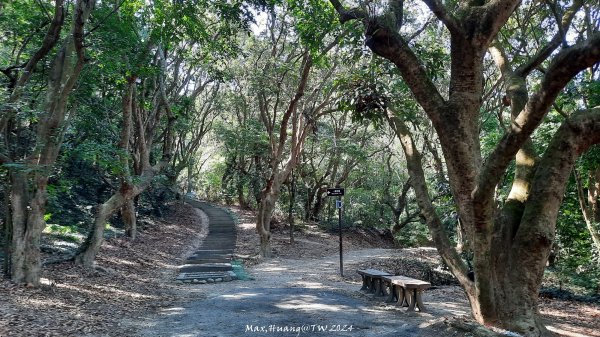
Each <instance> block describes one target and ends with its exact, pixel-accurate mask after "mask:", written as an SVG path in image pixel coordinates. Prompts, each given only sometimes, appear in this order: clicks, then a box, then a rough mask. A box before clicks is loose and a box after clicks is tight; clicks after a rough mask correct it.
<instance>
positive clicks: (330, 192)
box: [327, 187, 344, 276]
mask: <svg viewBox="0 0 600 337" xmlns="http://www.w3.org/2000/svg"><path fill="white" fill-rule="evenodd" d="M343 195H344V189H343V188H339V187H336V188H328V189H327V196H328V197H338V199H337V200H336V201H335V208H337V209H338V228H339V232H340V275H341V276H344V253H343V252H344V250H343V247H342V207H343V206H344V204H343V203H342V196H343Z"/></svg>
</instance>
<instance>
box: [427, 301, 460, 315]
mask: <svg viewBox="0 0 600 337" xmlns="http://www.w3.org/2000/svg"><path fill="white" fill-rule="evenodd" d="M427 304H428V303H427V302H425V308H426V309H427ZM430 305H435V308H436V309H440V310H444V311H447V312H449V313H451V314H453V315H468V314H469V311H468V310H465V308H464V307H463V306H460V305H457V304H454V303H439V302H438V303H432V304H430Z"/></svg>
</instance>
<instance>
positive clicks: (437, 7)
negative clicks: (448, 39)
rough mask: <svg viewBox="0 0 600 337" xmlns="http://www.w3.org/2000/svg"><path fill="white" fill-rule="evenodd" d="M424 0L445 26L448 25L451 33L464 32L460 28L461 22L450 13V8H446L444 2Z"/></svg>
mask: <svg viewBox="0 0 600 337" xmlns="http://www.w3.org/2000/svg"><path fill="white" fill-rule="evenodd" d="M422 1H423V3H425V5H427V7H429V9H430V10H431V12H432V13H433V14H435V16H436V17H437V18H438V19H440V21H442V23H443V24H444V26H446V28H448V30H449V31H450V34H452V35H455V34H461V33H462V29H461V28H460V25H459V22H458V21H457V20H456V18H455V17H454V16H453V15H452V14H451V13H448V10H447V9H446V7H444V4H442V2H441V1H440V0H422Z"/></svg>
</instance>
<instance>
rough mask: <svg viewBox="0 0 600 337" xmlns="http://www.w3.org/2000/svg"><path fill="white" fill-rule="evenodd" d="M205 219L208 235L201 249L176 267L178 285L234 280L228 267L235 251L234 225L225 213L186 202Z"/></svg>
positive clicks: (213, 207)
mask: <svg viewBox="0 0 600 337" xmlns="http://www.w3.org/2000/svg"><path fill="white" fill-rule="evenodd" d="M187 202H188V203H189V204H190V205H192V206H194V207H197V208H199V209H201V210H202V211H203V212H204V213H205V214H206V215H207V217H208V235H207V236H206V238H205V239H204V241H203V242H202V245H201V246H200V248H199V249H198V250H197V251H195V252H194V253H193V254H192V255H191V256H190V257H188V258H187V260H186V261H185V264H184V265H182V266H180V267H179V276H178V277H177V280H178V281H182V282H185V283H213V282H221V281H231V280H233V279H235V278H236V276H235V273H234V272H233V267H232V266H231V258H232V256H233V252H234V250H235V242H236V229H235V221H234V220H233V218H232V217H231V215H229V213H227V212H226V211H225V210H224V209H222V208H219V207H216V206H213V205H211V204H209V203H207V202H203V201H198V200H187Z"/></svg>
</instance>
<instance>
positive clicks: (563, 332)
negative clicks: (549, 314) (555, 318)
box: [546, 325, 590, 337]
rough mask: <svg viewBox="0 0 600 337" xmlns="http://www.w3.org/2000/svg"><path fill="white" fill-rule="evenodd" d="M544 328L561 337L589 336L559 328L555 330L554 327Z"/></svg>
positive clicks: (588, 336) (547, 326)
mask: <svg viewBox="0 0 600 337" xmlns="http://www.w3.org/2000/svg"><path fill="white" fill-rule="evenodd" d="M546 328H547V329H548V330H550V331H552V332H554V333H557V334H560V335H561V336H567V337H590V335H584V334H580V333H578V332H571V331H568V330H563V329H560V328H557V327H555V326H552V325H546Z"/></svg>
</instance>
